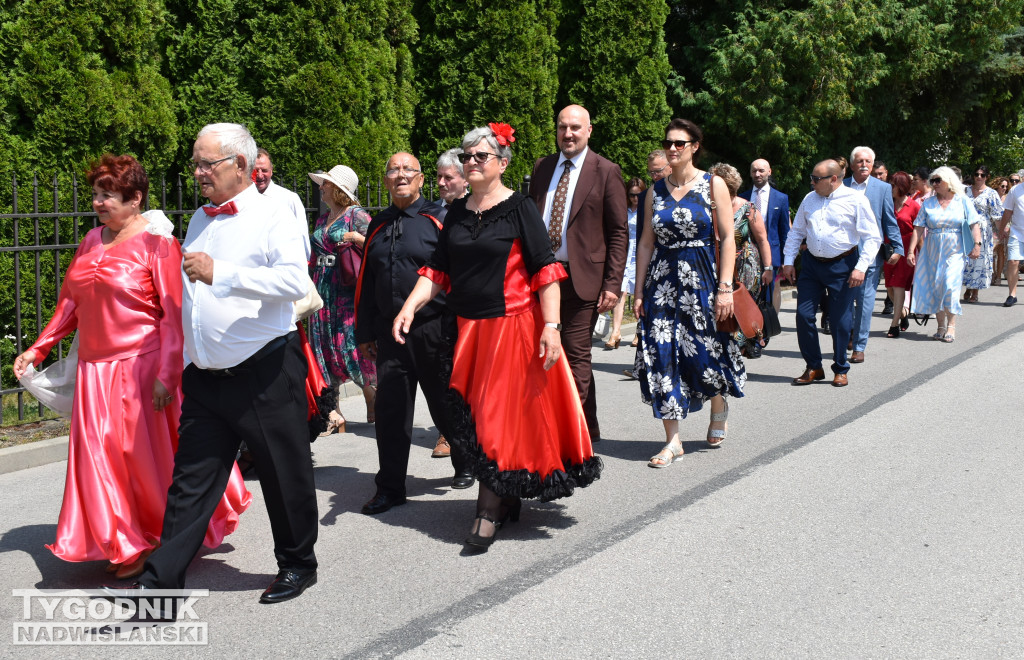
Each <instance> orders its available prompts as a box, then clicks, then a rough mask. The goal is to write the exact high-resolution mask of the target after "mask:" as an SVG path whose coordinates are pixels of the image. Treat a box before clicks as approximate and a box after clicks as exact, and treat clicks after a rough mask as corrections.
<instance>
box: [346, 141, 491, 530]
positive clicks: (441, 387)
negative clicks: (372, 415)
mask: <svg viewBox="0 0 1024 660" xmlns="http://www.w3.org/2000/svg"><path fill="white" fill-rule="evenodd" d="M384 177H385V178H384V185H385V186H387V189H388V193H389V194H390V195H391V206H389V207H387V208H386V209H384V210H383V211H381V212H380V213H378V214H377V215H376V216H374V218H373V221H372V222H370V226H369V228H368V229H367V230H366V242H365V243H364V244H363V267H362V270H361V271H360V273H359V284H358V286H357V289H358V292H357V294H356V342H357V343H358V344H359V350H360V351H362V352H363V354H364V355H367V356H368V357H370V358H372V359H373V360H375V361H376V365H377V400H376V409H375V412H376V421H375V422H374V427H375V431H376V435H377V457H378V459H379V464H380V469H379V470H378V471H377V476H376V477H375V478H374V482H375V483H376V484H377V492H376V493H374V495H373V497H372V498H370V500H369V501H368V502H367V503H366V504H364V505H363V508H362V512H363V513H364V514H366V515H369V516H373V515H377V514H379V513H384V512H385V511H387V510H389V509H391V508H392V507H395V506H398V505H400V504H405V501H406V499H405V496H406V492H405V481H406V476H407V473H408V469H409V450H410V447H411V446H412V416H413V410H414V406H415V404H416V385H417V383H418V384H419V386H420V388H421V389H422V390H423V396H424V398H425V399H426V400H427V408H428V409H429V410H430V417H431V418H432V419H433V420H434V425H435V426H437V430H438V431H440V432H441V435H443V436H445V437H451V434H450V433H449V432H448V415H447V413H446V411H445V404H444V396H445V394H446V393H447V391H448V386H447V384H446V383H444V382H443V380H442V378H441V373H442V371H443V370H442V358H443V355H444V349H445V339H444V337H445V334H446V332H447V331H448V330H447V329H446V327H445V326H446V324H454V323H455V319H454V317H450V316H448V315H447V314H446V306H445V298H444V296H443V295H439V296H437V297H436V298H434V299H433V300H432V301H430V302H429V303H428V304H427V305H426V306H425V307H424V308H423V309H422V310H421V311H420V313H418V314H417V315H416V320H415V321H414V322H413V325H412V329H411V330H410V331H409V335H408V337H407V339H406V342H405V343H404V344H399V343H397V342H396V341H395V340H394V338H393V337H392V336H391V323H392V321H393V320H394V318H395V315H396V314H398V310H400V309H401V308H402V304H403V303H404V302H405V299H406V298H408V297H409V294H410V293H411V292H412V288H413V287H414V286H415V285H416V281H417V280H418V279H419V273H418V271H419V269H420V267H421V266H423V264H424V263H426V261H427V259H428V258H430V255H431V254H433V253H434V249H435V248H436V247H437V241H438V237H439V236H440V235H441V222H440V219H439V218H438V216H439V215H441V213H442V211H443V209H442V208H441V206H440V205H439V204H435V203H434V202H431V201H428V200H427V199H425V198H424V197H423V195H422V194H421V189H422V187H423V172H422V170H421V169H420V162H419V161H418V160H417V159H416V157H415V156H413V155H412V154H409V153H405V152H400V153H397V154H395V155H394V156H392V157H391V158H390V159H389V160H388V164H387V168H386V169H385V172H384ZM450 456H451V460H452V465H453V467H454V468H455V478H454V479H452V488H469V487H470V486H472V485H473V483H474V481H475V480H474V478H473V476H472V475H471V474H469V472H468V471H467V466H466V458H465V455H464V454H463V453H462V452H461V451H460V450H459V449H458V448H455V447H452V448H451V451H450Z"/></svg>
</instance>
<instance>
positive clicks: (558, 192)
mask: <svg viewBox="0 0 1024 660" xmlns="http://www.w3.org/2000/svg"><path fill="white" fill-rule="evenodd" d="M571 169H572V161H571V160H567V161H565V169H564V170H562V176H561V178H560V179H558V187H557V188H555V199H554V203H553V204H552V205H551V224H550V225H549V226H548V238H550V239H551V251H552V252H558V248H560V247H562V218H563V217H565V198H566V196H568V194H569V170H571Z"/></svg>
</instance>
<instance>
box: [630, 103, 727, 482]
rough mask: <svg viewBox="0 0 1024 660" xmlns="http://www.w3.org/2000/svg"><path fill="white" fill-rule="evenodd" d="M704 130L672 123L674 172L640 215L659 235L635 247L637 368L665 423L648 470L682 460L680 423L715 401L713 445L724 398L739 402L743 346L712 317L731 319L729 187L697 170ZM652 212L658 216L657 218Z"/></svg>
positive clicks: (669, 147) (648, 399)
mask: <svg viewBox="0 0 1024 660" xmlns="http://www.w3.org/2000/svg"><path fill="white" fill-rule="evenodd" d="M702 137H703V136H702V134H701V130H700V128H699V127H697V125H696V124H694V123H693V122H690V121H688V120H685V119H673V120H672V122H671V123H669V125H668V127H667V128H666V130H665V140H664V142H663V146H664V148H665V152H666V154H667V155H668V162H669V165H670V166H671V167H672V175H671V176H668V177H666V178H664V179H662V180H661V181H658V182H657V183H655V184H654V186H653V188H652V189H651V192H650V193H649V195H650V197H651V207H649V208H648V207H646V206H645V208H642V209H641V210H640V217H642V218H643V222H647V223H650V226H651V228H652V229H653V231H644V232H642V238H641V239H640V242H639V244H638V246H637V256H636V269H637V273H638V274H639V273H645V274H646V276H645V278H644V280H643V287H642V288H641V287H639V286H638V287H637V292H636V297H635V302H634V311H635V313H636V316H637V319H639V322H640V326H641V328H642V330H641V334H640V344H639V346H638V347H637V356H636V365H635V368H636V372H637V376H638V378H639V380H640V392H641V395H642V397H643V400H644V402H645V403H650V404H651V405H652V406H653V408H654V416H655V417H657V418H659V419H661V420H662V422H663V424H664V425H665V438H666V440H667V443H666V445H665V447H664V448H663V449H662V450H661V451H660V452H658V454H656V455H655V456H654V457H652V458H651V461H650V463H648V465H649V466H650V467H654V468H663V467H667V466H668V465H671V464H672V463H673V462H675V461H676V460H678V459H679V458H681V457H682V455H683V447H682V444H681V442H680V440H679V420H680V419H684V418H685V417H686V415H687V414H688V413H691V412H694V411H697V410H700V409H701V408H703V406H704V402H705V401H711V425H710V427H709V428H708V435H707V442H708V444H709V445H710V446H712V447H717V446H719V445H720V444H721V443H722V441H723V440H724V439H725V422H726V419H727V418H728V413H729V406H728V404H727V403H726V401H725V397H726V396H733V397H741V396H743V385H744V383H745V382H746V378H747V376H746V373H745V371H744V369H743V358H742V357H741V356H740V347H739V345H738V344H737V343H736V341H735V339H733V337H732V335H730V334H729V333H726V332H718V331H717V330H716V329H715V321H716V320H719V321H721V320H724V319H725V318H727V317H729V316H730V315H731V314H732V282H733V268H734V265H735V261H736V243H735V241H734V240H732V239H733V214H732V204H731V203H730V199H729V191H728V189H727V188H726V185H725V182H724V181H722V179H721V178H718V177H712V176H711V175H710V174H708V173H707V172H704V171H702V170H699V169H697V167H696V165H695V159H696V156H697V154H698V153H699V150H700V141H701V138H702ZM712 205H714V207H717V210H718V212H715V213H714V216H715V221H716V222H717V224H718V234H719V235H720V236H724V237H725V238H726V240H724V241H722V242H721V244H720V246H719V248H720V251H721V260H720V264H721V266H722V272H721V278H719V277H718V274H717V272H716V271H717V267H716V264H715V232H714V228H713V226H712V213H713V211H712V209H713V206H712ZM652 211H653V219H652V218H651V215H650V214H651V212H652Z"/></svg>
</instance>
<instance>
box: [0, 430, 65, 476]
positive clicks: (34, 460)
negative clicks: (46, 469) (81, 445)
mask: <svg viewBox="0 0 1024 660" xmlns="http://www.w3.org/2000/svg"><path fill="white" fill-rule="evenodd" d="M67 458H68V436H66V435H63V436H61V437H59V438H51V439H49V440H39V441H38V442H30V443H28V444H24V445H18V446H17V447H7V448H6V449H0V474H7V473H8V472H16V471H18V470H25V469H27V468H32V467H38V466H40V465H46V464H48V463H56V462H57V461H64V460H67Z"/></svg>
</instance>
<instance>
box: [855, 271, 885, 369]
mask: <svg viewBox="0 0 1024 660" xmlns="http://www.w3.org/2000/svg"><path fill="white" fill-rule="evenodd" d="M881 278H882V257H881V255H879V256H877V257H875V263H873V264H871V265H870V266H868V271H867V272H866V273H864V284H861V285H860V289H858V290H857V294H856V295H855V296H854V297H853V298H854V306H853V350H855V351H863V350H864V349H865V348H867V346H868V334H870V332H871V314H872V312H874V311H875V298H876V297H877V295H878V281H879V280H880V279H881Z"/></svg>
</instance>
